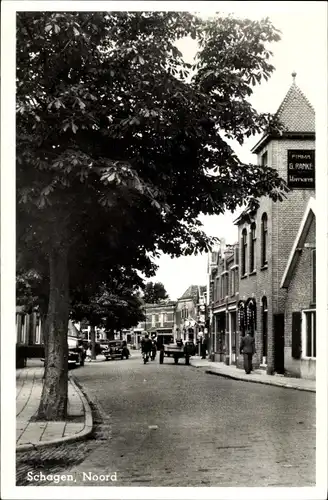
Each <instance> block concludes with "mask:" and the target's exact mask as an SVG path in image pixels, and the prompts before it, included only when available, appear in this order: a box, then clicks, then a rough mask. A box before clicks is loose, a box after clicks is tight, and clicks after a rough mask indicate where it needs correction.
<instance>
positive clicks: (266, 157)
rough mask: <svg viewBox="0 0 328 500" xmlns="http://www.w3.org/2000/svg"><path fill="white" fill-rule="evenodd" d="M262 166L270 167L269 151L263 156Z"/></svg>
mask: <svg viewBox="0 0 328 500" xmlns="http://www.w3.org/2000/svg"><path fill="white" fill-rule="evenodd" d="M261 164H262V167H267V166H268V152H267V151H266V152H265V153H264V154H263V155H262V158H261Z"/></svg>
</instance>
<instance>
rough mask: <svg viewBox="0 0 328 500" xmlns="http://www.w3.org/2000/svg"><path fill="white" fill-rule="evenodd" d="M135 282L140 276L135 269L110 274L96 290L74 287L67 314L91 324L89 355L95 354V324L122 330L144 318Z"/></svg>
mask: <svg viewBox="0 0 328 500" xmlns="http://www.w3.org/2000/svg"><path fill="white" fill-rule="evenodd" d="M138 285H139V277H138V276H137V275H136V273H134V275H131V274H130V275H129V276H128V275H125V276H122V277H121V279H120V280H117V279H114V278H113V277H112V278H111V279H110V280H108V281H107V282H106V283H105V282H103V283H102V284H101V285H100V287H99V289H98V290H97V291H96V292H94V291H93V288H90V287H85V288H84V289H83V290H81V289H80V290H79V291H77V290H76V291H75V294H74V296H73V299H72V303H71V314H70V316H71V318H72V319H73V320H74V321H83V320H86V321H87V322H88V324H89V325H90V327H91V352H92V356H91V357H92V359H95V358H96V351H95V328H96V327H99V328H105V329H106V330H107V331H110V332H114V331H115V330H116V331H121V330H123V329H125V328H131V327H132V326H136V325H137V324H138V323H139V322H140V321H143V320H144V319H145V316H144V312H143V303H142V300H141V299H140V294H139V290H138ZM142 286H143V285H142Z"/></svg>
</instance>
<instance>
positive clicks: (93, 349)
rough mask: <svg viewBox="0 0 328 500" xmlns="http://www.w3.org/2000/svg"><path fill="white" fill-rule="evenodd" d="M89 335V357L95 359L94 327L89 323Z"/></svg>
mask: <svg viewBox="0 0 328 500" xmlns="http://www.w3.org/2000/svg"><path fill="white" fill-rule="evenodd" d="M90 337H91V359H93V360H95V359H96V358H97V356H96V328H95V327H94V326H93V325H91V326H90Z"/></svg>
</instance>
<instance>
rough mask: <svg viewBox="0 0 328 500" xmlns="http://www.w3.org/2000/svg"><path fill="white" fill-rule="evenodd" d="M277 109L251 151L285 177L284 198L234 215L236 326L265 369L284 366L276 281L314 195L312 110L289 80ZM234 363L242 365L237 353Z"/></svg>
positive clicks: (283, 295)
mask: <svg viewBox="0 0 328 500" xmlns="http://www.w3.org/2000/svg"><path fill="white" fill-rule="evenodd" d="M293 76H294V75H293ZM277 115H278V117H279V118H280V120H281V121H282V123H283V124H284V126H285V128H286V131H285V132H284V133H283V134H281V135H279V136H278V135H277V136H273V135H269V134H267V135H264V136H263V137H262V138H261V140H260V141H259V142H258V144H256V146H255V147H254V148H253V150H252V152H253V153H256V154H257V157H258V163H259V164H262V165H268V166H269V167H272V168H274V169H276V170H277V171H278V173H279V175H280V177H282V178H283V179H285V180H286V181H287V184H288V186H289V188H290V191H289V193H288V194H287V199H286V200H284V201H283V202H273V201H272V200H271V199H269V198H268V197H263V198H261V200H260V205H259V208H258V209H257V211H256V213H250V211H249V210H248V209H246V210H245V211H244V212H243V213H242V214H241V215H240V217H238V219H237V220H236V221H235V224H237V225H238V239H239V247H240V263H239V268H240V282H239V302H238V304H237V309H238V323H239V325H238V326H239V332H240V334H243V333H244V332H245V331H246V330H248V329H249V330H250V331H251V333H252V334H253V335H254V336H255V341H256V351H257V353H256V355H255V357H254V358H255V359H254V361H255V363H254V365H255V366H260V365H262V366H265V367H266V368H267V372H268V373H273V372H278V373H284V370H285V362H284V359H285V339H284V328H285V306H286V299H287V290H286V288H281V286H280V285H281V280H282V277H283V274H284V272H285V269H286V265H287V262H288V258H289V256H290V252H291V249H292V247H293V244H294V241H295V238H296V235H297V233H298V231H299V227H300V223H301V221H302V218H303V215H304V211H305V209H306V206H307V204H308V202H309V200H310V198H311V197H314V195H315V191H314V156H315V112H314V109H313V107H312V106H311V104H310V103H309V102H308V100H307V98H306V97H305V96H304V95H303V93H302V92H301V90H300V89H299V88H298V87H297V85H296V84H295V82H293V84H292V85H291V87H290V89H289V91H288V93H287V95H286V97H285V99H284V100H283V102H282V104H281V105H280V107H279V109H278V111H277ZM237 364H238V366H240V367H242V359H241V358H240V359H239V360H238V361H237Z"/></svg>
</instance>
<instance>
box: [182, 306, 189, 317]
mask: <svg viewBox="0 0 328 500" xmlns="http://www.w3.org/2000/svg"><path fill="white" fill-rule="evenodd" d="M188 316H189V311H188V307H187V306H186V305H184V306H183V309H182V319H187V318H188Z"/></svg>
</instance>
